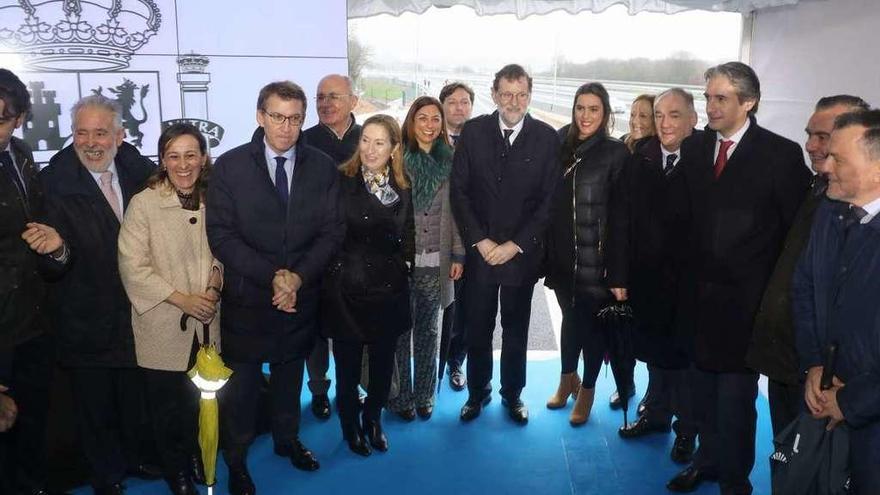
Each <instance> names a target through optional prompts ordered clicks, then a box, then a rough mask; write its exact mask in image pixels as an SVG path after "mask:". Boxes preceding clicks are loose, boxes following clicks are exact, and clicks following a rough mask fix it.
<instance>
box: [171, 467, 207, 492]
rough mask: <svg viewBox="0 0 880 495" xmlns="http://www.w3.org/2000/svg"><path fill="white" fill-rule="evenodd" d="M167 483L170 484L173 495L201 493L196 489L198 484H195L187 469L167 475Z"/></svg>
mask: <svg viewBox="0 0 880 495" xmlns="http://www.w3.org/2000/svg"><path fill="white" fill-rule="evenodd" d="M165 483H167V484H168V488H169V489H171V493H172V494H173V495H198V493H199V491H198V490H196V485H194V484H193V482H192V479H190V477H189V473H187V472H186V471H181V472H179V473H177V474H175V475H174V476H170V477H166V478H165Z"/></svg>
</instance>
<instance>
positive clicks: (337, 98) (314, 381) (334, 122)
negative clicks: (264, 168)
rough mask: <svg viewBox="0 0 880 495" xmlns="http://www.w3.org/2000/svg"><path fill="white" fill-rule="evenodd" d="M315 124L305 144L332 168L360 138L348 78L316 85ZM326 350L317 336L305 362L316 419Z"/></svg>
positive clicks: (325, 413) (325, 383) (322, 414)
mask: <svg viewBox="0 0 880 495" xmlns="http://www.w3.org/2000/svg"><path fill="white" fill-rule="evenodd" d="M315 100H316V101H317V102H318V123H317V124H315V125H313V126H312V127H309V128H308V129H306V130H304V131H303V139H305V143H306V144H309V145H311V146H314V147H315V148H318V149H319V150H321V151H323V152H324V153H327V154H328V155H330V158H333V161H334V162H335V163H336V165H337V166H338V165H341V164H342V163H343V162H345V161H346V160H348V159H349V158H351V156H352V155H353V154H354V152H355V150H356V149H357V146H358V141H360V139H361V126H360V125H359V124H358V123H357V120H355V118H354V113H352V111H353V110H354V107H356V106H357V103H358V97H357V95H356V94H354V87H353V85H352V82H351V79H350V78H349V77H348V76H343V75H339V74H330V75H327V76H324V77H323V78H322V79H321V81H320V82H319V83H318V94H317V95H316V96H315ZM329 368H330V347H329V345H328V339H326V338H324V337H321V336H320V335H318V336H317V337H316V339H315V348H314V349H312V353H311V354H310V355H309V358H308V360H307V361H306V370H308V372H309V391H311V392H312V414H314V415H315V417H316V418H319V419H327V418H329V417H330V399H329V398H328V397H327V391H328V390H329V389H330V379H328V378H327V370H328V369H329Z"/></svg>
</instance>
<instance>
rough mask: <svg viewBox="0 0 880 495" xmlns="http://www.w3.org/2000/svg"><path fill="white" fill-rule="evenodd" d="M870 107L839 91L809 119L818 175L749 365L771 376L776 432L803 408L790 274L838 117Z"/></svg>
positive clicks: (767, 294)
mask: <svg viewBox="0 0 880 495" xmlns="http://www.w3.org/2000/svg"><path fill="white" fill-rule="evenodd" d="M858 109H862V110H867V109H868V104H867V103H865V101H864V100H862V99H861V98H859V97H858V96H850V95H836V96H826V97H824V98H821V99H820V100H819V102H818V103H816V109H815V111H814V112H813V115H812V116H810V120H809V121H808V122H807V127H806V132H807V142H806V145H805V149H806V150H807V154H808V155H809V157H810V163H811V165H812V167H813V170H814V171H815V172H816V175H815V176H813V183H812V185H811V187H810V193H809V194H807V196H806V198H805V199H804V201H803V203H802V204H801V206H800V208H799V209H798V212H797V216H795V219H794V222H793V223H792V225H791V229H789V231H788V235H787V236H786V237H785V244H784V247H783V248H782V253H781V254H780V255H779V260H778V261H777V262H776V267H775V268H774V269H773V275H772V276H771V277H770V281H769V282H767V289H766V290H765V291H764V297H763V299H762V300H761V306H760V308H759V309H758V314H757V316H756V317H755V330H754V332H753V335H752V342H751V344H750V345H749V353H748V355H747V356H746V364H748V366H749V367H750V368H752V369H753V370H755V371H757V372H758V373H761V374H763V375H766V376H767V379H768V382H767V398H768V399H769V401H770V423H771V425H772V427H773V436H774V437H775V436H776V435H778V434H779V433H780V432H782V430H783V429H784V428H785V427H786V426H788V424H789V423H791V422H792V421H794V419H795V418H796V417H797V416H798V414H800V413H801V411H803V409H804V389H803V374H802V373H801V372H800V369H799V366H798V360H797V351H796V349H795V342H794V324H793V322H792V314H791V278H792V274H793V273H794V268H795V265H796V264H797V260H798V259H799V258H800V256H801V253H802V252H803V250H804V247H805V246H806V245H807V240H808V239H809V237H810V229H811V228H812V225H813V215H814V214H815V212H816V207H818V206H819V203H820V202H822V200H823V198H824V197H825V190H826V189H827V187H828V177H827V176H828V169H827V166H826V161H827V159H828V143H829V142H830V140H831V139H830V138H831V131H832V130H833V128H834V119H836V118H837V117H838V116H839V115H842V114H844V113H846V112H851V111H853V110H858Z"/></svg>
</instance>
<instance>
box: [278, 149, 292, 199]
mask: <svg viewBox="0 0 880 495" xmlns="http://www.w3.org/2000/svg"><path fill="white" fill-rule="evenodd" d="M286 161H287V158H284V157H283V156H276V157H275V189H277V190H278V197H279V198H281V202H282V203H284V208H285V209H286V208H287V199H288V198H289V197H290V189H289V186H288V185H287V172H286V171H285V170H284V162H286Z"/></svg>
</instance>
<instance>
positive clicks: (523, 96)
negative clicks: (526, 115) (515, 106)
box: [498, 93, 531, 102]
mask: <svg viewBox="0 0 880 495" xmlns="http://www.w3.org/2000/svg"><path fill="white" fill-rule="evenodd" d="M529 95H531V93H498V97H499V98H501V101H503V102H508V101H510V100H512V99H513V98H514V97H516V99H517V100H518V101H525V100H527V99H528V97H529Z"/></svg>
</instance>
